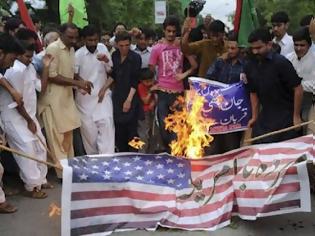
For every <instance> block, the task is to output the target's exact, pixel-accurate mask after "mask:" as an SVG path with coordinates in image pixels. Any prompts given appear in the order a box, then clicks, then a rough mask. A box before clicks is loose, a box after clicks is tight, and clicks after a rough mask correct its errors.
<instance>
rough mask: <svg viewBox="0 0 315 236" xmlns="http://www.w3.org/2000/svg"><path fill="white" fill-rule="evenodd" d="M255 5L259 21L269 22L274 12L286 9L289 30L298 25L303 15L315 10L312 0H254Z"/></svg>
mask: <svg viewBox="0 0 315 236" xmlns="http://www.w3.org/2000/svg"><path fill="white" fill-rule="evenodd" d="M255 6H256V8H257V10H258V13H259V14H258V15H259V16H260V20H261V22H263V23H269V24H270V18H271V16H272V14H273V13H274V12H277V11H286V12H287V13H288V15H289V17H290V29H289V31H290V32H292V31H294V30H296V29H297V28H298V27H299V23H300V20H301V18H302V17H303V16H305V15H307V14H314V12H315V1H314V0H300V1H297V0H255Z"/></svg>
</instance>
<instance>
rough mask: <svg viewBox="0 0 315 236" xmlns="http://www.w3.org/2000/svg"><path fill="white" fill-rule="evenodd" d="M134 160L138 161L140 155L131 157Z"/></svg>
mask: <svg viewBox="0 0 315 236" xmlns="http://www.w3.org/2000/svg"><path fill="white" fill-rule="evenodd" d="M132 159H133V160H134V161H139V160H140V159H141V157H139V156H136V157H134V158H132Z"/></svg>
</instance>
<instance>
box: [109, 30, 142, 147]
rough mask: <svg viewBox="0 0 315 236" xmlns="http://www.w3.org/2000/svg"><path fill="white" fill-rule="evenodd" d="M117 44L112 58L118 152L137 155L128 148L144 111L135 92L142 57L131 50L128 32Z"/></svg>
mask: <svg viewBox="0 0 315 236" xmlns="http://www.w3.org/2000/svg"><path fill="white" fill-rule="evenodd" d="M115 41H116V45H117V48H118V50H116V51H115V52H114V53H113V55H112V60H113V72H112V77H113V80H114V89H113V108H114V121H115V133H116V134H115V136H116V138H115V142H116V147H117V148H118V150H119V152H128V151H134V150H133V149H131V147H129V146H128V142H129V141H130V140H132V139H133V138H134V137H136V136H138V135H137V127H138V118H139V113H140V109H141V107H140V102H139V98H138V95H137V93H136V89H137V86H138V79H139V76H140V70H141V57H140V56H139V55H138V54H137V53H135V52H133V51H131V50H130V42H131V37H130V35H129V34H128V33H127V32H121V33H119V34H117V35H116V38H115Z"/></svg>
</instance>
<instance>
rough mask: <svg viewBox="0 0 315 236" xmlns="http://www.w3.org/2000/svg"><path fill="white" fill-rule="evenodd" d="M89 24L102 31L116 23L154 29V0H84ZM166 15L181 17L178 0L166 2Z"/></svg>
mask: <svg viewBox="0 0 315 236" xmlns="http://www.w3.org/2000/svg"><path fill="white" fill-rule="evenodd" d="M86 3H87V13H88V17H89V22H90V23H93V24H96V25H99V26H100V27H101V28H102V29H106V30H111V29H112V28H113V26H114V25H115V24H116V23H117V22H122V23H124V24H126V25H127V27H133V26H138V27H140V26H142V27H143V26H146V27H152V28H155V24H154V0H120V1H117V0H106V1H95V0H86ZM167 6H168V14H169V15H178V16H181V15H182V14H181V5H180V1H178V0H167Z"/></svg>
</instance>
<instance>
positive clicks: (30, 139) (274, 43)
mask: <svg viewBox="0 0 315 236" xmlns="http://www.w3.org/2000/svg"><path fill="white" fill-rule="evenodd" d="M312 19H313V16H312V15H307V16H305V17H304V18H303V19H302V20H301V27H300V28H299V29H298V30H296V32H294V33H293V34H292V36H291V35H289V34H288V33H287V30H288V28H289V17H288V15H287V14H286V13H285V12H283V11H281V12H276V13H274V14H273V15H272V18H271V25H272V26H271V28H260V29H256V30H254V31H253V32H252V33H251V34H250V35H249V37H248V43H249V48H244V47H243V46H242V45H239V44H238V41H237V38H238V37H237V34H236V33H235V32H226V31H225V30H226V27H225V25H224V23H223V22H221V21H220V20H215V19H212V18H211V17H210V16H207V17H206V19H205V21H204V24H202V25H201V27H197V28H193V29H192V28H191V19H190V18H187V19H186V20H185V22H184V23H183V25H182V27H181V26H180V22H179V20H178V18H176V17H174V16H169V17H167V18H166V19H165V21H164V23H163V32H164V35H163V37H162V38H157V37H156V35H155V33H154V31H153V30H150V29H145V28H140V27H139V28H132V30H130V31H128V30H127V28H126V26H125V25H124V24H122V23H118V24H117V25H116V26H115V28H114V30H113V32H112V33H109V32H103V33H100V32H99V30H98V28H96V27H95V26H94V25H87V26H85V27H84V28H83V29H78V27H77V26H76V25H75V24H73V23H71V22H69V23H65V24H63V25H61V26H58V25H54V24H47V25H46V26H45V27H41V24H40V21H39V20H38V19H36V18H34V19H33V22H34V24H35V26H36V30H37V32H34V31H31V30H29V29H27V28H25V26H24V24H23V22H22V21H21V20H20V19H18V18H16V17H12V18H6V19H2V23H3V26H4V27H3V29H2V31H3V33H2V34H1V35H0V73H1V74H0V83H1V87H0V117H1V129H2V131H3V133H4V134H5V137H6V140H7V143H8V145H9V147H10V148H12V149H14V150H16V151H18V152H20V153H25V154H27V155H30V156H34V157H36V158H37V159H39V160H42V161H46V160H47V158H48V157H49V158H50V159H52V160H54V161H59V160H62V159H66V158H71V157H73V156H75V155H83V154H85V153H86V154H88V155H91V154H111V153H114V152H129V151H137V150H136V149H134V148H133V147H131V146H130V145H129V144H128V143H129V142H130V141H131V140H132V139H134V137H140V139H141V140H142V141H144V143H145V146H144V147H143V148H142V149H141V150H140V152H143V153H156V152H161V151H167V152H170V150H169V144H170V142H171V141H172V140H174V139H175V138H176V134H174V133H172V132H168V131H167V130H166V129H165V122H164V119H165V118H166V117H167V116H168V114H170V113H171V112H172V111H171V109H170V107H171V106H172V105H173V103H174V102H175V101H176V99H177V98H178V96H181V95H183V94H184V91H185V90H187V89H189V83H187V77H189V76H191V75H196V76H199V77H203V78H206V79H210V80H215V81H219V82H222V83H226V84H232V83H237V82H239V81H240V80H242V81H243V82H244V83H245V84H246V86H247V88H248V93H249V96H250V100H251V106H252V118H251V120H250V121H249V124H248V126H249V127H252V137H256V136H259V135H262V134H266V133H269V132H271V131H275V130H280V129H283V128H287V127H290V126H293V125H298V124H300V123H301V122H302V120H304V121H306V120H309V119H314V107H313V106H314V92H315V67H314V63H315V46H314V40H315V21H314V20H312ZM312 39H313V40H312ZM42 46H43V47H42ZM307 132H308V129H304V130H298V129H296V130H291V131H288V132H285V133H281V134H278V135H274V136H271V137H268V138H265V139H262V140H259V142H260V143H268V142H277V141H282V140H286V139H290V138H294V137H297V136H300V135H302V134H303V133H304V134H305V133H307ZM243 135H244V134H243V132H234V133H229V134H221V135H215V138H214V142H213V143H212V144H211V147H210V148H209V150H207V151H206V153H207V154H218V153H223V152H226V151H229V150H232V149H235V148H238V147H240V145H241V139H242V137H243ZM81 140H82V141H81ZM81 143H82V144H83V145H81ZM82 147H83V148H82ZM13 156H14V158H15V161H16V163H17V164H18V167H19V171H20V177H21V179H22V181H23V183H24V186H25V192H24V193H23V195H25V196H27V197H31V198H35V199H42V198H46V197H47V193H46V192H45V191H43V190H44V189H49V188H53V185H52V184H51V183H49V182H47V179H46V175H47V166H46V165H45V164H42V163H37V162H35V161H32V160H29V159H25V158H22V157H21V156H19V155H17V154H13ZM56 173H57V176H58V177H59V178H60V179H61V178H62V172H61V171H60V170H56ZM2 174H3V167H2V165H0V177H2ZM16 210H17V208H16V207H14V206H13V205H11V204H9V203H8V202H7V201H6V200H5V193H4V192H3V191H2V189H1V188H0V213H13V212H15V211H16Z"/></svg>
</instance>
